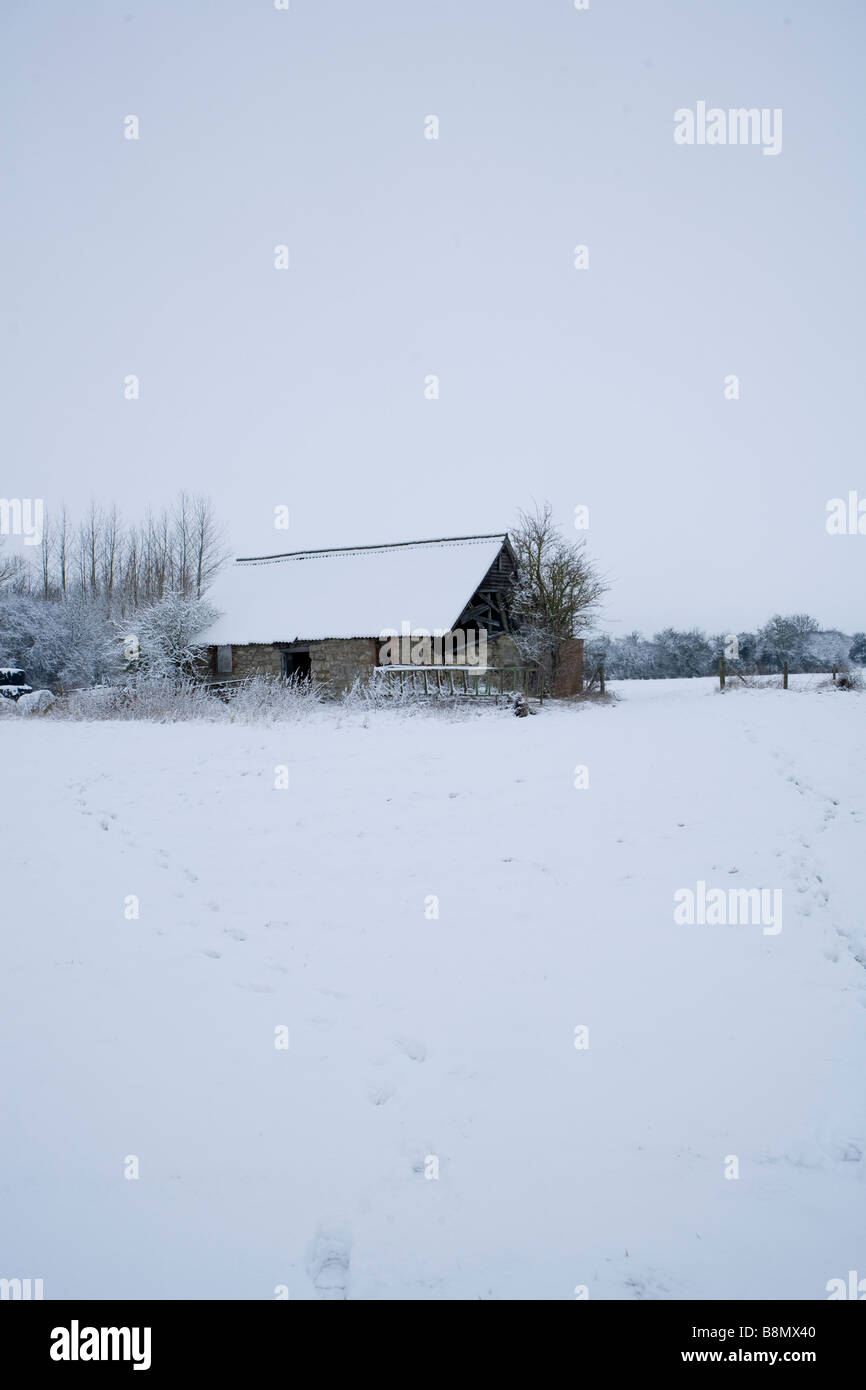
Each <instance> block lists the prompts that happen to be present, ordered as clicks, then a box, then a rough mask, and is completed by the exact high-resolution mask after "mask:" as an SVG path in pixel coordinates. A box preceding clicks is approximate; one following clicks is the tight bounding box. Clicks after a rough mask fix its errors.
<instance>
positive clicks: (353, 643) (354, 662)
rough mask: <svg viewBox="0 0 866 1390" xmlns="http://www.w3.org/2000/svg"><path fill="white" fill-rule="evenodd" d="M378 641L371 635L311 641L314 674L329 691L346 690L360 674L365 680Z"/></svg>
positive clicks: (369, 673) (311, 662) (371, 666)
mask: <svg viewBox="0 0 866 1390" xmlns="http://www.w3.org/2000/svg"><path fill="white" fill-rule="evenodd" d="M378 648H379V644H378V642H377V641H376V639H375V638H374V637H339V638H338V637H335V638H331V639H329V640H328V641H327V642H311V643H310V667H311V671H312V675H313V678H314V679H315V680H319V681H321V682H322V684H323V685H325V686H327V688H328V690H329V691H330V693H331V694H332V695H339V694H340V692H341V691H343V690H348V689H349V688H350V686H352V685H353V684H354V682H355V680H356V679H357V677H358V676H360V678H361V680H367V679H368V677H369V676H370V675H371V674H372V672H373V669H374V667H375V666H376V657H377V652H378Z"/></svg>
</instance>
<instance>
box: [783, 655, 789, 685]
mask: <svg viewBox="0 0 866 1390" xmlns="http://www.w3.org/2000/svg"><path fill="white" fill-rule="evenodd" d="M782 689H783V690H787V689H788V663H787V661H786V662H785V663H784V665H783V667H782Z"/></svg>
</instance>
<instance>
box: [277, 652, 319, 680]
mask: <svg viewBox="0 0 866 1390" xmlns="http://www.w3.org/2000/svg"><path fill="white" fill-rule="evenodd" d="M311 674H312V671H311V662H310V653H309V652H283V675H284V676H285V678H286V679H287V680H293V679H294V680H296V681H306V680H309V679H310V675H311Z"/></svg>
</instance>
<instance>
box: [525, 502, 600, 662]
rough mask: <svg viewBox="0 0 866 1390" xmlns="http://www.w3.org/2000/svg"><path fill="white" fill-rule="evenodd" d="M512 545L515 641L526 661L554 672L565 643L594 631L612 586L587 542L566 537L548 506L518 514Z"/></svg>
mask: <svg viewBox="0 0 866 1390" xmlns="http://www.w3.org/2000/svg"><path fill="white" fill-rule="evenodd" d="M511 542H512V545H513V546H514V550H515V553H516V555H517V565H518V571H517V583H516V585H515V590H514V595H513V599H512V609H513V612H514V616H515V619H516V631H515V633H514V641H515V644H516V646H517V648H518V650H519V651H520V653H521V655H522V656H524V657H525V658H526V659H527V660H529V661H532V662H534V663H536V664H537V665H539V666H541V667H543V668H545V669H547V670H552V668H553V665H554V663H555V659H556V651H557V648H558V647H559V645H560V643H561V642H563V641H565V639H566V638H568V637H579V636H581V635H582V634H584V633H586V632H587V631H589V630H590V628H591V627H592V625H593V622H594V620H595V617H596V614H597V613H598V610H599V607H600V605H601V600H602V598H603V596H604V595H605V594H606V593H607V590H608V585H607V584H606V583H605V581H604V579H603V578H602V577H601V575H600V574H599V572H598V570H597V568H596V566H595V564H594V562H593V561H592V560H591V559H590V557H589V555H588V554H587V553H586V541H585V540H580V541H568V540H566V538H565V537H564V536H563V535H562V532H561V531H560V529H559V527H558V526H557V525H556V523H555V522H554V520H553V508H552V507H551V506H550V503H549V502H545V504H544V506H543V507H538V506H536V507H535V508H534V510H533V511H531V512H524V511H521V512H520V513H519V520H518V524H517V527H516V528H515V529H514V530H513V531H512V532H511Z"/></svg>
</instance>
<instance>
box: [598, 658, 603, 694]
mask: <svg viewBox="0 0 866 1390" xmlns="http://www.w3.org/2000/svg"><path fill="white" fill-rule="evenodd" d="M598 688H599V693H600V694H602V695H603V694H604V664H603V663H602V665H601V666H599V668H598Z"/></svg>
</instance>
